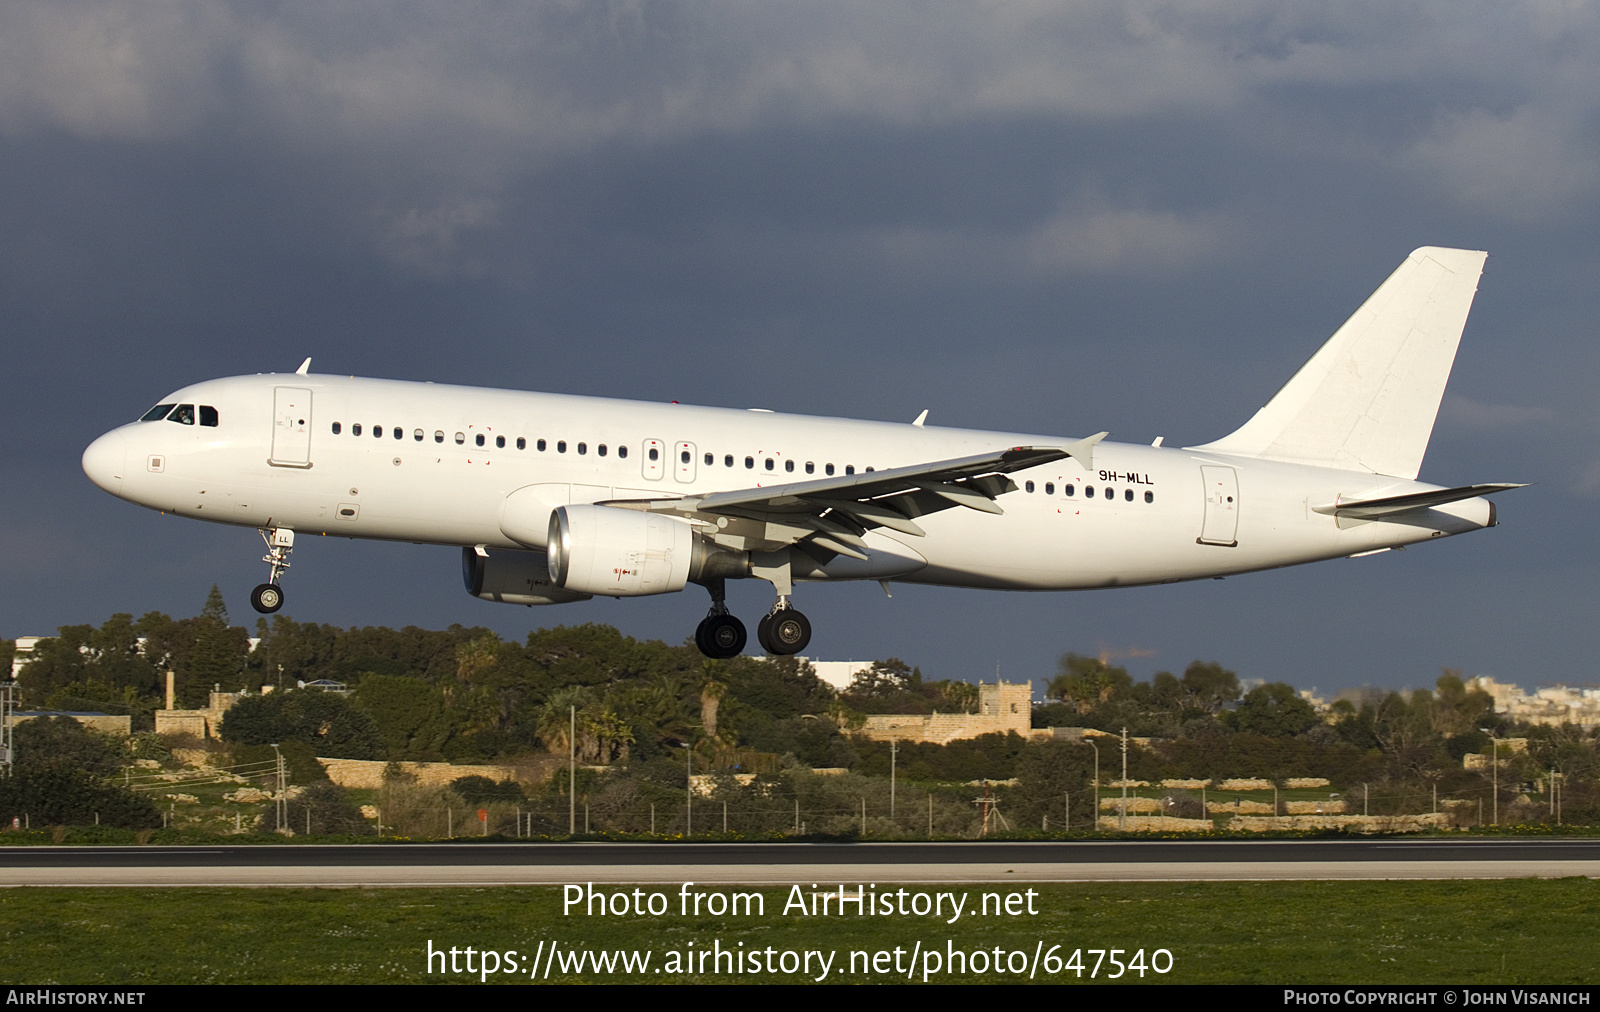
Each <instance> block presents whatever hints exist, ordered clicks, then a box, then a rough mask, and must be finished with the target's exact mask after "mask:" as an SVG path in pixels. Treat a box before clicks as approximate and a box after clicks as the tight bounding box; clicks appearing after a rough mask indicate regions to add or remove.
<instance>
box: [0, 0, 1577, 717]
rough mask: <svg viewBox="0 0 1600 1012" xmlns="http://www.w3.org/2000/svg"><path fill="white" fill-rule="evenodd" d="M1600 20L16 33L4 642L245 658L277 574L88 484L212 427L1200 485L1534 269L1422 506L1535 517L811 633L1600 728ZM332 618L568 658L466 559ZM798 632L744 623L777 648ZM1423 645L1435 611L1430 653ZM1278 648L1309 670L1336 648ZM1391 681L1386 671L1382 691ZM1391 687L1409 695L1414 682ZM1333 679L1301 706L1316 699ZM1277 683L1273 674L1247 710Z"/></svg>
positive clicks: (1470, 337) (1457, 380) (262, 27)
mask: <svg viewBox="0 0 1600 1012" xmlns="http://www.w3.org/2000/svg"><path fill="white" fill-rule="evenodd" d="M1596 21H1597V14H1596V8H1595V7H1594V6H1593V5H1590V4H1536V3H1527V4H1459V3H1449V4H1446V3H1432V4H1430V3H1421V4H1412V5H1406V6H1404V7H1400V8H1396V7H1394V6H1392V5H1387V4H1340V5H1313V4H1288V3H1258V4H1241V3H1231V2H1230V3H1225V4H1224V3H1216V4H1187V3H1186V4H1161V3H1128V4H1074V5H1059V4H1025V3H1017V4H985V5H954V4H952V5H910V6H901V5H896V4H871V5H861V4H832V5H830V4H762V5H748V4H668V3H649V4H636V5H631V4H570V5H556V4H540V5H525V4H454V5H449V6H447V7H445V6H439V5H432V4H418V5H410V6H407V5H396V4H339V5H332V6H329V5H315V4H275V5H263V4H255V3H240V4H190V5H154V6H152V5H139V4H117V3H77V4H59V3H38V4H29V3H18V4H11V5H8V6H7V7H6V9H5V11H4V12H3V13H0V178H4V179H5V180H6V185H5V186H4V187H0V327H3V328H4V332H5V333H6V334H7V341H6V346H7V360H8V365H9V366H10V369H9V372H10V374H11V375H12V376H13V377H21V378H22V379H21V381H20V382H14V384H13V390H12V396H11V397H10V398H8V401H7V404H6V407H5V408H4V413H3V415H0V417H3V418H4V420H5V422H6V424H7V426H8V429H9V430H10V431H11V432H13V433H16V434H18V435H19V438H16V439H13V440H12V441H9V442H8V444H7V448H6V450H5V454H6V461H7V464H8V467H9V473H10V475H11V477H12V481H11V483H10V485H9V486H8V488H7V489H6V491H5V494H4V495H3V496H0V552H4V556H5V558H6V566H5V569H4V572H3V573H0V605H3V607H4V614H5V616H6V622H5V627H4V629H3V630H0V632H3V633H4V634H5V635H12V636H14V635H18V634H22V633H37V632H47V631H49V630H50V629H52V628H53V627H54V626H56V625H58V624H61V623H65V622H76V621H94V622H99V621H101V620H103V618H104V617H105V615H107V614H109V613H110V612H111V611H113V610H133V611H141V610H144V609H147V608H156V607H159V608H163V609H166V610H169V611H174V612H178V613H180V614H189V613H192V612H194V611H196V610H197V609H198V607H199V604H200V602H201V601H202V600H203V598H204V591H205V589H206V588H207V587H209V585H210V584H211V582H213V581H220V582H222V583H223V585H224V589H225V590H226V591H228V593H229V596H230V600H232V601H235V602H237V603H236V604H235V617H236V618H237V617H238V615H239V613H240V612H241V611H242V608H241V606H240V605H241V604H242V597H243V593H244V589H245V588H247V587H248V586H249V585H251V584H253V583H254V582H256V580H257V579H258V578H259V575H258V574H257V572H256V568H255V563H254V559H255V557H256V556H257V555H258V554H259V549H258V547H257V546H256V545H255V544H254V542H253V539H254V537H255V535H254V534H253V533H252V532H248V531H233V530H230V529H227V528H211V527H206V526H202V525H196V524H192V523H189V522H179V521H173V520H172V519H171V518H159V517H155V516H154V515H146V514H144V513H142V512H141V511H138V510H135V509H133V508H132V507H130V506H127V505H126V504H123V503H119V502H116V501H114V500H111V499H110V498H109V497H107V496H104V495H103V494H101V493H99V492H98V491H96V490H94V489H92V488H91V487H90V486H89V485H88V484H87V482H86V481H84V480H83V479H82V476H81V475H80V474H78V473H77V454H78V453H79V452H81V449H82V447H83V445H84V444H86V443H87V442H88V441H89V440H90V439H91V438H93V436H95V435H96V434H98V433H99V432H100V431H103V430H104V429H106V428H109V427H111V426H112V425H115V424H118V423H120V422H121V421H123V420H125V419H127V418H129V417H132V416H133V415H135V414H136V413H137V412H139V411H141V410H142V409H143V408H144V407H146V406H147V405H148V404H149V403H150V402H153V401H154V399H155V398H156V397H158V396H160V395H161V394H162V393H164V392H166V391H167V390H169V389H172V388H174V387H176V386H178V385H180V384H182V383H186V382H190V381H193V380H197V379H201V378H206V377H209V376H214V375H223V374H231V373H238V372H251V371H257V370H262V371H268V370H288V369H291V368H293V367H294V365H296V364H297V363H298V362H299V360H300V359H301V358H302V357H304V355H306V354H313V355H315V356H316V363H315V365H316V367H317V368H318V369H326V370H329V371H341V372H359V373H367V374H378V375H392V376H401V377H406V378H419V379H421V378H428V379H436V380H440V381H452V382H464V383H485V382H493V383H496V384H500V385H509V386H518V387H526V388H532V389H555V390H564V391H575V392H586V393H603V394H613V395H620V396H635V397H642V398H649V399H667V398H678V399H682V400H691V401H699V402H705V403H715V404H732V405H760V406H767V407H774V408H781V409H789V410H798V411H809V412H817V413H840V414H852V415H861V416H868V417H877V418H893V419H900V418H904V419H909V418H911V417H913V416H914V415H915V414H916V412H917V411H920V410H921V409H922V408H925V407H926V408H931V409H932V411H933V416H932V421H933V422H935V423H941V424H951V425H972V426H982V427H988V428H1004V429H1016V430H1022V431H1040V432H1046V433H1078V434H1081V433H1084V432H1093V431H1097V430H1099V429H1100V428H1109V429H1111V430H1112V431H1113V433H1114V437H1113V438H1117V437H1121V438H1126V439H1129V440H1148V439H1151V438H1154V437H1155V436H1156V435H1165V436H1166V437H1167V439H1168V443H1169V445H1171V444H1175V443H1179V442H1186V441H1198V440H1204V439H1209V438H1213V437H1215V436H1218V435H1220V434H1222V433H1223V432H1226V431H1227V430H1228V429H1230V428H1232V427H1233V426H1235V425H1237V424H1238V423H1240V422H1241V421H1243V419H1244V418H1246V417H1248V414H1249V413H1250V412H1251V411H1253V410H1254V409H1255V408H1256V407H1257V406H1259V405H1260V404H1261V403H1262V402H1263V401H1265V400H1266V398H1268V397H1270V396H1271V394H1272V393H1273V391H1274V390H1276V389H1277V387H1278V386H1279V385H1281V383H1282V382H1283V381H1284V380H1285V379H1286V378H1287V377H1288V376H1289V375H1290V374H1291V373H1292V372H1293V370H1294V369H1295V368H1297V367H1298V366H1299V365H1300V363H1301V362H1303V361H1304V360H1305V358H1306V357H1307V356H1308V355H1309V354H1310V353H1311V351H1312V350H1314V348H1315V347H1316V345H1317V344H1318V343H1319V342H1320V341H1321V340H1323V339H1324V338H1325V337H1326V336H1327V335H1328V334H1329V333H1331V332H1332V330H1333V329H1334V328H1335V327H1337V325H1338V324H1339V323H1340V322H1342V321H1343V319H1344V318H1345V317H1346V316H1348V315H1349V313H1350V312H1351V311H1353V310H1354V309H1355V308H1356V306H1357V305H1358V304H1359V303H1360V301H1361V300H1362V299H1363V298H1365V297H1366V295H1367V294H1369V293H1370V292H1371V291H1372V290H1373V288H1375V287H1376V286H1377V284H1378V283H1379V282H1381V281H1382V279H1383V278H1384V277H1385V276H1386V275H1387V273H1388V272H1389V271H1390V270H1392V269H1393V268H1394V266H1395V265H1396V264H1398V263H1399V261H1400V259H1401V258H1402V257H1403V256H1404V255H1405V253H1406V252H1408V251H1409V250H1410V249H1412V248H1413V247H1415V246H1419V245H1424V244H1439V245H1461V246H1470V247H1474V248H1482V249H1488V250H1489V251H1490V252H1491V253H1492V254H1493V255H1492V256H1491V259H1490V261H1489V265H1488V269H1487V273H1486V275H1485V278H1484V283H1483V286H1482V289H1481V292H1480V297H1479V301H1478V305H1477V306H1476V308H1475V310H1474V315H1473V318H1472V321H1471V322H1470V323H1469V326H1468V330H1467V336H1466V339H1465V340H1464V341H1463V345H1462V354H1461V357H1460V360H1459V361H1458V364H1457V369H1456V373H1455V376H1454V378H1453V380H1452V385H1451V394H1450V397H1449V399H1448V400H1447V401H1446V404H1445V410H1444V411H1443V413H1442V415H1441V420H1440V423H1439V426H1438V429H1437V432H1436V438H1435V441H1434V447H1433V451H1432V453H1431V455H1430V458H1429V461H1428V463H1427V465H1426V467H1425V469H1424V477H1425V478H1434V479H1436V480H1439V481H1443V482H1447V483H1455V482H1468V481H1477V480H1502V479H1504V480H1534V481H1537V482H1539V483H1540V484H1539V486H1538V488H1537V489H1533V490H1526V491H1524V492H1519V493H1514V494H1512V495H1510V496H1507V497H1505V500H1504V501H1503V502H1502V504H1501V516H1502V518H1503V519H1504V521H1505V526H1504V527H1503V528H1502V529H1501V530H1498V531H1494V532H1486V533H1483V534H1480V535H1476V536H1474V537H1472V538H1463V539H1457V540H1454V541H1452V542H1449V543H1446V544H1441V545H1436V546H1428V549H1430V550H1419V551H1416V552H1410V553H1406V554H1404V555H1398V554H1397V553H1390V555H1389V556H1386V557H1383V558H1380V559H1371V560H1361V561H1360V562H1358V563H1348V564H1343V563H1334V564H1327V565H1325V566H1320V567H1311V568H1309V569H1305V570H1300V571H1295V572H1293V573H1281V574H1263V575H1258V576H1255V577H1245V578H1240V579H1237V580H1229V581H1227V582H1226V583H1220V584H1218V583H1209V582H1208V583H1207V584H1204V585H1194V586H1189V587H1177V588H1158V589H1151V590H1148V591H1132V592H1129V593H1126V594H1104V595H1035V596H1022V595H985V594H978V593H974V592H954V591H937V590H919V589H914V588H908V589H907V590H905V591H901V592H897V596H896V598H895V599H894V601H892V602H888V601H885V600H884V599H883V598H882V596H881V593H880V592H878V591H877V589H876V588H875V587H871V588H816V589H811V590H808V591H807V593H806V600H805V602H804V603H805V606H806V608H807V610H808V611H810V612H811V613H812V615H813V617H814V619H815V620H816V622H817V626H818V629H819V635H818V639H817V646H816V647H815V649H817V650H819V651H822V652H824V653H826V654H830V655H833V656H844V655H847V654H849V655H856V656H866V657H875V656H884V655H887V654H893V653H898V654H901V655H903V656H906V657H908V658H909V659H912V660H914V661H916V662H918V663H920V664H922V666H923V667H924V670H928V671H935V672H937V673H938V674H940V675H972V676H976V675H978V674H980V673H983V672H987V671H992V664H993V662H994V661H995V660H996V659H1000V660H1001V661H1002V662H1003V668H1004V673H1005V674H1006V675H1007V676H1008V677H1020V676H1022V675H1023V674H1031V675H1037V676H1043V675H1045V674H1048V673H1049V669H1050V667H1051V665H1052V663H1053V657H1054V655H1055V654H1057V653H1059V652H1060V651H1062V650H1066V649H1078V650H1091V649H1093V648H1095V646H1096V644H1097V643H1101V642H1104V643H1113V644H1115V643H1123V644H1131V643H1137V644H1140V645H1144V646H1154V647H1155V648H1156V649H1158V650H1160V651H1161V653H1160V654H1159V655H1158V656H1157V657H1155V658H1151V659H1148V660H1141V661H1140V662H1139V663H1140V664H1142V665H1144V666H1145V667H1147V668H1149V669H1151V670H1153V669H1154V668H1156V667H1161V666H1167V667H1173V666H1181V665H1182V664H1183V663H1185V662H1186V661H1187V660H1189V659H1190V658H1191V657H1193V656H1208V657H1217V658H1219V659H1221V660H1223V661H1224V662H1225V663H1230V664H1234V665H1236V666H1239V667H1240V668H1241V670H1242V671H1243V673H1245V674H1246V675H1248V676H1252V677H1288V678H1291V679H1296V680H1299V681H1302V682H1308V683H1309V682H1312V681H1316V682H1320V683H1321V684H1322V685H1324V686H1325V687H1326V686H1329V685H1338V684H1347V683H1357V682H1361V681H1377V682H1389V683H1396V684H1398V683H1400V682H1405V681H1409V682H1412V683H1419V684H1420V683H1422V682H1426V681H1429V680H1431V677H1432V671H1433V669H1434V668H1436V667H1437V666H1439V665H1441V664H1452V665H1456V666H1461V667H1465V668H1467V669H1468V670H1481V671H1485V672H1494V673H1497V674H1500V675H1502V676H1505V677H1512V678H1517V677H1521V678H1525V679H1527V680H1536V679H1550V678H1558V677H1567V678H1577V679H1580V680H1581V679H1582V677H1583V676H1584V672H1583V669H1582V666H1581V665H1582V661H1583V660H1584V659H1586V658H1587V657H1590V656H1592V655H1593V654H1594V653H1595V648H1596V647H1597V646H1600V643H1597V642H1596V641H1595V634H1594V632H1593V631H1592V629H1591V626H1592V623H1582V622H1574V623H1568V622H1567V621H1566V619H1565V616H1571V615H1575V614H1582V609H1583V607H1584V606H1585V605H1590V606H1592V604H1593V602H1594V589H1593V586H1594V583H1593V578H1594V576H1595V573H1594V571H1593V567H1592V565H1591V564H1590V563H1589V562H1588V560H1587V552H1585V551H1584V550H1583V547H1584V546H1586V545H1587V543H1588V538H1589V534H1588V530H1587V528H1588V523H1587V520H1588V516H1589V514H1590V512H1592V507H1593V502H1594V499H1595V498H1596V497H1600V453H1597V452H1596V451H1594V450H1593V449H1592V447H1593V445H1594V443H1595V440H1594V436H1595V434H1596V431H1595V430H1596V427H1597V426H1596V414H1597V413H1596V412H1595V411H1594V410H1593V408H1592V406H1591V405H1592V394H1591V388H1592V385H1593V384H1592V377H1593V376H1594V375H1595V371H1596V367H1597V366H1600V361H1597V355H1600V352H1597V351H1596V346H1595V342H1594V341H1593V339H1592V333H1593V329H1594V323H1593V321H1594V319H1595V316H1596V312H1595V311H1596V308H1597V307H1596V301H1597V300H1596V296H1595V293H1594V291H1593V288H1594V285H1593V279H1594V278H1595V277H1596V275H1597V271H1596V267H1597V262H1596V261H1597V257H1596V254H1595V246H1594V243H1593V240H1592V236H1593V235H1594V234H1595V231H1596V228H1595V226H1596V213H1595V212H1596V196H1597V191H1600V175H1597V170H1596V168H1595V166H1596V165H1597V164H1600V162H1597V160H1596V154H1597V150H1596V148H1597V136H1596V130H1597V124H1600V118H1597V116H1596V100H1595V96H1594V89H1593V86H1592V82H1593V81H1594V80H1595V79H1596V71H1597V70H1600V67H1597V64H1600V54H1597V52H1596V48H1597V46H1600V41H1597V40H1600V32H1597V31H1596V29H1597V28H1600V25H1597V24H1596ZM295 561H296V562H297V563H299V565H298V566H297V568H296V569H295V571H294V573H293V574H292V576H291V578H290V579H291V582H292V587H291V593H292V595H293V596H292V597H291V601H292V610H293V611H294V612H295V614H296V616H297V617H300V618H316V619H318V620H323V621H330V622H338V623H343V624H351V623H378V622H383V623H388V624H396V625H398V624H404V623H408V622H414V623H417V624H422V625H429V626H441V625H443V624H446V623H447V622H450V621H461V622H465V623H469V624H474V623H483V624H491V625H495V626H496V627H497V628H500V629H501V630H502V631H503V632H505V633H506V634H508V635H520V634H521V633H522V632H523V631H524V630H525V629H526V628H527V626H528V623H529V622H546V623H555V622H569V621H590V620H593V621H609V622H615V623H618V624H619V625H621V626H622V627H623V628H624V630H625V631H627V632H630V633H632V634H635V635H648V636H660V637H665V638H669V639H673V640H677V639H681V638H682V636H683V635H684V634H685V633H686V632H687V630H688V629H689V628H690V624H691V623H692V621H693V620H694V618H696V617H697V615H698V612H699V609H700V607H701V602H700V601H699V600H698V599H694V600H690V599H689V598H688V597H687V596H685V597H672V598H667V599H663V600H653V601H634V602H623V603H612V602H605V603H596V604H592V605H583V606H577V607H575V608H573V609H570V610H568V609H552V610H550V611H545V612H523V611H519V610H513V609H505V608H497V607H495V606H492V605H488V604H484V603H481V602H475V601H472V600H470V599H468V598H467V597H466V596H465V595H463V594H461V592H460V591H459V590H458V589H457V588H456V586H455V584H454V575H453V574H454V560H453V558H451V557H449V552H448V551H445V550H442V549H407V548H400V547H390V546H376V545H361V544H355V545H349V544H340V545H332V544H322V543H318V544H316V545H308V546H306V547H305V548H304V549H303V550H302V551H301V552H300V553H298V554H297V556H296V560H295ZM763 587H764V585H762V586H754V585H752V586H748V587H741V588H740V590H739V591H738V592H737V593H738V595H742V596H743V598H744V599H743V600H741V601H736V603H737V604H739V606H740V607H741V608H742V609H743V610H744V611H746V612H752V611H754V610H756V609H758V608H761V607H764V604H765V599H764V598H763V593H762V588H763ZM1419 602H1425V603H1419ZM1272 630H1294V634H1293V635H1287V634H1285V633H1283V632H1281V631H1280V632H1273V631H1272ZM1358 660H1359V663H1358ZM1375 664H1376V665H1377V666H1376V667H1374V665H1375ZM1296 666H1298V667H1296ZM1246 668H1249V670H1245V669H1246Z"/></svg>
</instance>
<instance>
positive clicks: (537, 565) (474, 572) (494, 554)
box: [461, 548, 591, 605]
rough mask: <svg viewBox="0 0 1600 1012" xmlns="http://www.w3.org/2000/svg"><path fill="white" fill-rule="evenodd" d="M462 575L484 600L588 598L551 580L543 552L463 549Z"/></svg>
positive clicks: (551, 601) (550, 601)
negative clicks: (479, 551)
mask: <svg viewBox="0 0 1600 1012" xmlns="http://www.w3.org/2000/svg"><path fill="white" fill-rule="evenodd" d="M461 578H462V580H463V581H465V583H466V585H467V593H469V594H471V595H472V596H473V597H481V598H483V599H484V600H485V601H502V602H504V603H506V604H527V605H534V604H570V603H571V602H573V601H587V600H589V598H590V596H591V595H589V594H581V593H577V592H574V591H571V590H563V589H562V588H561V587H558V586H557V585H556V584H555V583H553V582H551V579H550V570H549V568H548V566H547V565H546V564H545V555H544V553H543V552H508V551H504V550H502V549H498V548H497V549H491V550H489V554H488V555H479V554H478V552H477V549H474V548H463V549H461Z"/></svg>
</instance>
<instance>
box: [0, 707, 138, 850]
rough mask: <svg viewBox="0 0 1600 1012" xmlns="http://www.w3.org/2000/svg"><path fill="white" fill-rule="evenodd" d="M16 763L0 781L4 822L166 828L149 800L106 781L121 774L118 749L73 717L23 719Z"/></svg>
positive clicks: (18, 731)
mask: <svg viewBox="0 0 1600 1012" xmlns="http://www.w3.org/2000/svg"><path fill="white" fill-rule="evenodd" d="M13 735H14V742H15V744H16V749H17V756H16V761H15V764H14V767H13V770H12V773H11V775H10V776H9V777H4V778H0V821H4V822H10V821H11V819H13V818H17V817H23V816H26V817H27V819H28V821H30V822H35V823H40V824H42V825H52V824H54V825H87V824H91V823H93V822H95V821H96V818H97V817H98V820H99V822H100V823H101V824H102V825H108V826H120V827H123V828H126V829H147V828H151V827H154V826H159V825H161V813H160V812H159V811H158V810H157V808H156V807H155V805H154V804H153V803H152V802H151V801H150V800H149V799H148V798H144V797H141V796H139V795H137V794H134V793H133V792H132V791H129V790H126V789H125V788H123V787H122V786H120V785H118V784H113V783H108V782H107V778H108V777H110V776H114V775H115V774H116V773H118V772H119V771H120V770H121V767H122V763H121V761H120V755H119V752H118V750H117V746H116V745H115V744H113V743H112V742H111V741H109V740H108V739H106V738H105V737H103V736H101V735H97V734H95V733H94V732H92V731H90V730H88V729H87V728H85V727H83V726H82V725H81V724H79V723H78V722H77V721H75V720H73V719H71V718H70V717H44V718H36V719H34V720H28V721H23V722H22V723H20V724H18V725H17V726H16V728H15V730H14V731H13Z"/></svg>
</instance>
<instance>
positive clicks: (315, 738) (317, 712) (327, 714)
mask: <svg viewBox="0 0 1600 1012" xmlns="http://www.w3.org/2000/svg"><path fill="white" fill-rule="evenodd" d="M218 733H219V734H220V736H221V737H222V740H223V741H225V742H229V743H230V744H237V745H269V744H272V743H274V742H277V743H282V742H303V743H305V744H308V745H311V746H313V747H314V748H315V749H316V751H317V755H319V756H321V757H322V758H325V759H381V758H383V736H382V734H381V733H380V732H379V730H378V725H377V724H376V723H375V722H374V721H373V719H372V718H371V717H369V716H367V715H366V714H365V713H363V712H362V711H361V710H359V709H357V708H356V707H355V706H354V705H353V704H351V703H350V702H349V701H348V700H346V699H345V698H344V697H343V696H340V695H337V694H336V693H332V692H320V691H318V690H315V689H301V690H297V691H294V692H274V693H271V694H270V695H265V696H246V697H245V698H243V699H241V700H239V701H238V702H237V703H235V704H234V705H233V707H232V708H231V709H229V710H228V712H227V713H226V714H224V715H223V717H222V727H221V729H220V731H219V732H218Z"/></svg>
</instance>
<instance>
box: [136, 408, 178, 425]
mask: <svg viewBox="0 0 1600 1012" xmlns="http://www.w3.org/2000/svg"><path fill="white" fill-rule="evenodd" d="M176 406H177V405H174V404H157V405H156V406H155V407H153V408H151V409H150V410H149V411H146V412H145V413H144V417H143V418H141V419H139V421H141V422H159V421H161V419H163V418H165V417H167V412H168V411H171V410H172V409H173V408H174V407H176Z"/></svg>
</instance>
